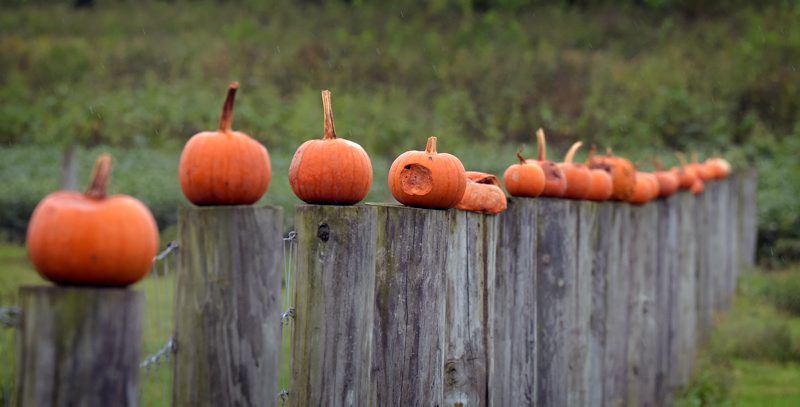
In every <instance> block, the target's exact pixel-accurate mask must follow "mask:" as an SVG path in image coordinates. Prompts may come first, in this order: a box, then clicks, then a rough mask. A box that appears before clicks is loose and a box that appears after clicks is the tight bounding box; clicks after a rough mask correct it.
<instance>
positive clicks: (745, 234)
mask: <svg viewBox="0 0 800 407" xmlns="http://www.w3.org/2000/svg"><path fill="white" fill-rule="evenodd" d="M736 176H737V177H738V178H739V191H738V192H739V230H740V232H739V236H740V237H739V238H740V244H739V250H740V259H741V261H742V262H743V264H742V265H743V267H753V265H755V260H756V243H757V242H756V238H757V236H758V223H757V222H758V202H757V199H756V192H757V189H758V174H757V173H756V172H755V171H754V170H750V171H743V172H741V173H738V174H736Z"/></svg>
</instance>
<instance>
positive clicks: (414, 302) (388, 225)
mask: <svg viewBox="0 0 800 407" xmlns="http://www.w3.org/2000/svg"><path fill="white" fill-rule="evenodd" d="M374 207H375V208H376V210H377V244H376V255H375V256H376V259H377V267H376V273H375V321H374V325H373V341H374V342H373V343H374V345H373V355H372V377H371V380H372V385H371V403H372V404H375V405H407V406H415V405H441V404H442V401H443V396H444V383H443V373H444V353H445V336H446V334H445V272H446V270H447V258H448V253H447V251H448V242H449V241H450V239H452V237H453V233H454V228H453V227H452V224H451V218H450V216H449V215H448V212H447V211H437V210H425V209H417V208H409V207H402V206H393V205H375V206H374Z"/></svg>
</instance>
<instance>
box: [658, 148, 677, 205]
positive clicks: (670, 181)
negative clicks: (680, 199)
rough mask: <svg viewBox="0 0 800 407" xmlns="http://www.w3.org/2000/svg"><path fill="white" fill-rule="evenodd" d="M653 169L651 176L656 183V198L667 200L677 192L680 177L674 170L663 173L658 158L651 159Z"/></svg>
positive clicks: (662, 166) (662, 167)
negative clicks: (654, 178)
mask: <svg viewBox="0 0 800 407" xmlns="http://www.w3.org/2000/svg"><path fill="white" fill-rule="evenodd" d="M653 167H655V169H656V171H655V172H654V173H653V175H654V176H655V177H656V180H657V181H658V196H659V198H668V197H670V196H672V194H674V193H675V192H677V191H678V187H679V186H680V177H679V175H678V172H677V171H675V170H670V171H665V170H664V165H663V164H662V163H661V161H660V160H659V159H658V158H653Z"/></svg>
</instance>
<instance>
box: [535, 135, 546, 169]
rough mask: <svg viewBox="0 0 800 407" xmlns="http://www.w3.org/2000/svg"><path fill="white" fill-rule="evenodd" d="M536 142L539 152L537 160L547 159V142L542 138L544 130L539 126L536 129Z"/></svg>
mask: <svg viewBox="0 0 800 407" xmlns="http://www.w3.org/2000/svg"><path fill="white" fill-rule="evenodd" d="M536 143H537V150H538V153H539V156H538V158H539V161H544V160H546V159H547V142H546V141H545V139H544V130H542V128H541V127H540V128H539V130H536Z"/></svg>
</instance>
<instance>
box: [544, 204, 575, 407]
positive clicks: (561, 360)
mask: <svg viewBox="0 0 800 407" xmlns="http://www.w3.org/2000/svg"><path fill="white" fill-rule="evenodd" d="M537 229H538V232H539V235H538V245H537V249H538V250H537V264H536V269H537V270H536V273H537V281H536V314H537V315H536V323H537V334H538V335H537V339H538V341H537V348H536V352H537V355H536V364H537V403H536V404H539V405H543V406H562V405H567V404H568V403H569V402H570V400H575V399H576V398H577V397H576V391H577V389H575V388H572V387H571V386H570V384H571V383H576V382H577V381H578V380H577V379H574V378H573V377H572V375H573V374H578V373H579V372H575V371H573V370H572V369H571V367H573V366H571V363H570V362H571V355H572V353H573V352H575V350H576V348H577V344H576V342H575V341H576V337H575V336H574V329H575V323H576V322H575V313H576V310H575V307H576V301H575V296H576V292H577V287H576V268H577V263H576V261H575V259H576V257H577V256H576V253H577V236H576V232H577V229H578V227H577V213H576V206H574V205H572V204H571V203H570V202H569V201H567V200H562V199H548V198H541V199H540V202H539V216H538V219H537ZM581 373H582V372H581Z"/></svg>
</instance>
